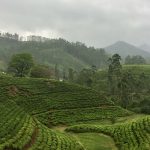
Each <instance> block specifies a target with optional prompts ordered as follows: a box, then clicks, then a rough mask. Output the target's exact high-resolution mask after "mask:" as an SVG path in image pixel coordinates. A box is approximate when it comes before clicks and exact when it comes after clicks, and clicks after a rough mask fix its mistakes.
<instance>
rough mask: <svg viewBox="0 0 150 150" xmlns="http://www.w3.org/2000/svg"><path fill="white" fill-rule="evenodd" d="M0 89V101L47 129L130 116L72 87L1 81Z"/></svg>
mask: <svg viewBox="0 0 150 150" xmlns="http://www.w3.org/2000/svg"><path fill="white" fill-rule="evenodd" d="M0 85H1V86H0V90H1V91H2V92H1V94H0V95H1V100H4V101H6V100H7V99H11V100H13V101H14V102H16V104H17V105H18V106H20V107H21V108H23V109H24V110H25V111H26V112H28V113H30V114H31V115H34V116H35V117H36V118H37V119H38V120H39V121H41V122H42V123H44V124H46V125H47V126H51V125H57V124H71V123H74V122H86V121H90V120H101V119H104V118H111V117H112V116H113V115H115V116H116V117H117V116H118V117H119V116H124V115H128V114H130V113H129V112H128V111H126V110H123V109H122V108H120V107H117V106H114V104H113V102H111V101H110V100H107V98H106V97H105V96H104V95H103V94H100V93H98V92H96V91H94V90H92V89H90V88H84V87H82V86H78V85H74V84H68V83H63V82H58V81H55V80H44V79H25V78H24V79H21V78H11V77H7V78H6V77H1V78H0ZM4 93H5V94H4Z"/></svg>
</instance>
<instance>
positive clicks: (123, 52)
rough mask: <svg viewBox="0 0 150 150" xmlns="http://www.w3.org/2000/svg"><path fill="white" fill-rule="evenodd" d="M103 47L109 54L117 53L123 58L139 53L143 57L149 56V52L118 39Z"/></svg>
mask: <svg viewBox="0 0 150 150" xmlns="http://www.w3.org/2000/svg"><path fill="white" fill-rule="evenodd" d="M104 49H105V50H106V52H108V53H110V54H115V53H118V54H119V55H120V56H121V57H122V58H125V57H126V56H128V55H131V56H134V55H141V56H143V57H145V58H148V57H150V53H149V52H147V51H144V50H143V49H140V48H138V47H136V46H134V45H131V44H129V43H127V42H124V41H118V42H116V43H114V44H112V45H110V46H107V47H105V48H104Z"/></svg>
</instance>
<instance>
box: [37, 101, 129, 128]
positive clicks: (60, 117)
mask: <svg viewBox="0 0 150 150" xmlns="http://www.w3.org/2000/svg"><path fill="white" fill-rule="evenodd" d="M108 105H109V104H108ZM131 114H132V113H131V112H129V111H127V110H124V109H122V108H121V107H117V106H102V107H90V108H76V109H65V110H52V111H49V112H46V113H41V114H37V115H35V116H36V118H38V120H40V121H41V122H42V123H46V125H47V126H51V125H53V126H55V125H60V124H62V125H70V124H77V123H78V124H79V123H85V122H89V121H97V120H104V119H110V120H112V118H116V119H117V118H118V117H123V116H128V115H131Z"/></svg>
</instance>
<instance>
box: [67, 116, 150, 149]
mask: <svg viewBox="0 0 150 150" xmlns="http://www.w3.org/2000/svg"><path fill="white" fill-rule="evenodd" d="M66 131H69V132H75V133H84V132H94V133H104V134H107V135H110V136H111V137H113V139H114V141H115V143H116V146H117V147H118V148H119V150H149V149H150V116H147V117H144V118H140V119H138V120H135V121H133V122H130V123H124V124H116V125H113V126H98V125H87V124H86V125H76V126H72V127H69V128H67V129H66Z"/></svg>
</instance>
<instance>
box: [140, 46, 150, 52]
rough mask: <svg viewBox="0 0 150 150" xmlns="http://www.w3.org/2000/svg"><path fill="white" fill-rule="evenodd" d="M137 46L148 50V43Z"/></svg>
mask: <svg viewBox="0 0 150 150" xmlns="http://www.w3.org/2000/svg"><path fill="white" fill-rule="evenodd" d="M139 48H141V49H143V50H145V51H147V52H150V45H148V44H142V45H140V46H139Z"/></svg>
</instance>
